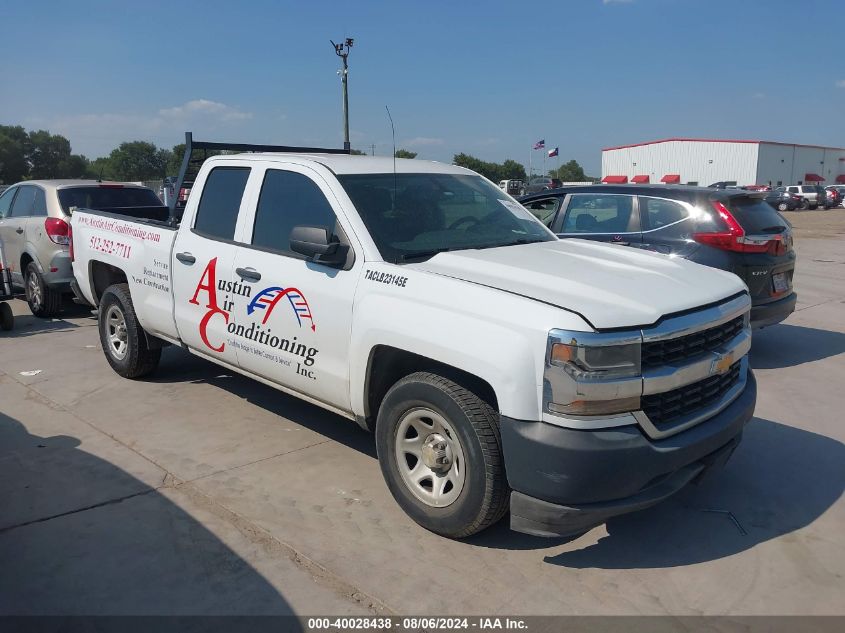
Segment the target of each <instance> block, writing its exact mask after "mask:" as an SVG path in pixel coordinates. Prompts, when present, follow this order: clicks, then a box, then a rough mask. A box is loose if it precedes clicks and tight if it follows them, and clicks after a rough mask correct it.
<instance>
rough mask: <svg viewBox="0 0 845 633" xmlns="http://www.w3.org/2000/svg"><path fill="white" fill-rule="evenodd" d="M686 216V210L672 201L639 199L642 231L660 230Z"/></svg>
mask: <svg viewBox="0 0 845 633" xmlns="http://www.w3.org/2000/svg"><path fill="white" fill-rule="evenodd" d="M687 216H688V213H687V210H686V208H685V207H684V206H683V205H682V204H680V203H678V202H675V201H674V200H663V199H661V198H643V197H641V198H640V218H642V222H643V230H644V231H648V230H652V229H661V228H663V227H664V226H669V225H670V224H675V223H676V222H680V221H681V220H685V219H686V218H687Z"/></svg>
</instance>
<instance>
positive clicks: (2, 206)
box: [0, 187, 17, 218]
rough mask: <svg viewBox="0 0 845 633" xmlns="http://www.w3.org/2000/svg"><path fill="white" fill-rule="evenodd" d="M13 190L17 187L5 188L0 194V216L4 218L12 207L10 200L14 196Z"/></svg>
mask: <svg viewBox="0 0 845 633" xmlns="http://www.w3.org/2000/svg"><path fill="white" fill-rule="evenodd" d="M15 191H17V189H16V188H14V187H11V188H9V189H6V191H4V192H3V195H0V218H5V217H6V216H8V215H9V211H11V209H12V200H14V198H15Z"/></svg>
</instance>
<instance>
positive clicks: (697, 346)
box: [642, 315, 745, 369]
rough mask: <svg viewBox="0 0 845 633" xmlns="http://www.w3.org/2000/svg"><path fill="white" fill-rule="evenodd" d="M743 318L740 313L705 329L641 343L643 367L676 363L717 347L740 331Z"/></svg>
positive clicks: (742, 325)
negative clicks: (665, 339)
mask: <svg viewBox="0 0 845 633" xmlns="http://www.w3.org/2000/svg"><path fill="white" fill-rule="evenodd" d="M744 320H745V315H740V316H738V317H736V318H734V319H731V320H730V321H726V322H725V323H722V324H721V325H717V326H716V327H712V328H709V329H707V330H702V331H700V332H695V333H693V334H687V335H686V336H679V337H678V338H673V339H669V340H667V341H653V342H651V343H643V347H642V366H643V369H648V368H651V367H660V366H662V365H667V364H671V363H677V362H678V361H684V360H687V359H689V358H693V357H695V356H698V355H700V354H703V353H705V352H710V351H713V350H715V349H718V348H719V347H721V346H722V345H724V344H725V343H727V342H728V341H730V340H731V339H733V338H734V337H735V336H736V335H737V334H739V333H740V332H741V331H742V328H743V327H744V325H745V323H744Z"/></svg>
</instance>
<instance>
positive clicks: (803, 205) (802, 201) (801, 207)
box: [799, 198, 810, 211]
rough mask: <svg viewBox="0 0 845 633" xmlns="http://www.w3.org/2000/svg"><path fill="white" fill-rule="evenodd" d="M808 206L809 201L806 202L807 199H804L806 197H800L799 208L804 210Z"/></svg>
mask: <svg viewBox="0 0 845 633" xmlns="http://www.w3.org/2000/svg"><path fill="white" fill-rule="evenodd" d="M809 206H810V203H809V202H807V199H806V198H802V199H801V204H800V206H799V208H800V209H801V210H802V211H805V210H807V209H808V208H809Z"/></svg>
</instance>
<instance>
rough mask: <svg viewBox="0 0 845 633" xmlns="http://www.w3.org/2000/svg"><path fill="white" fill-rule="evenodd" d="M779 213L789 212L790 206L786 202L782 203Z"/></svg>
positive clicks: (779, 206)
mask: <svg viewBox="0 0 845 633" xmlns="http://www.w3.org/2000/svg"><path fill="white" fill-rule="evenodd" d="M778 211H789V205H788V204H786V203H785V202H781V203H780V204H779V205H778Z"/></svg>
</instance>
